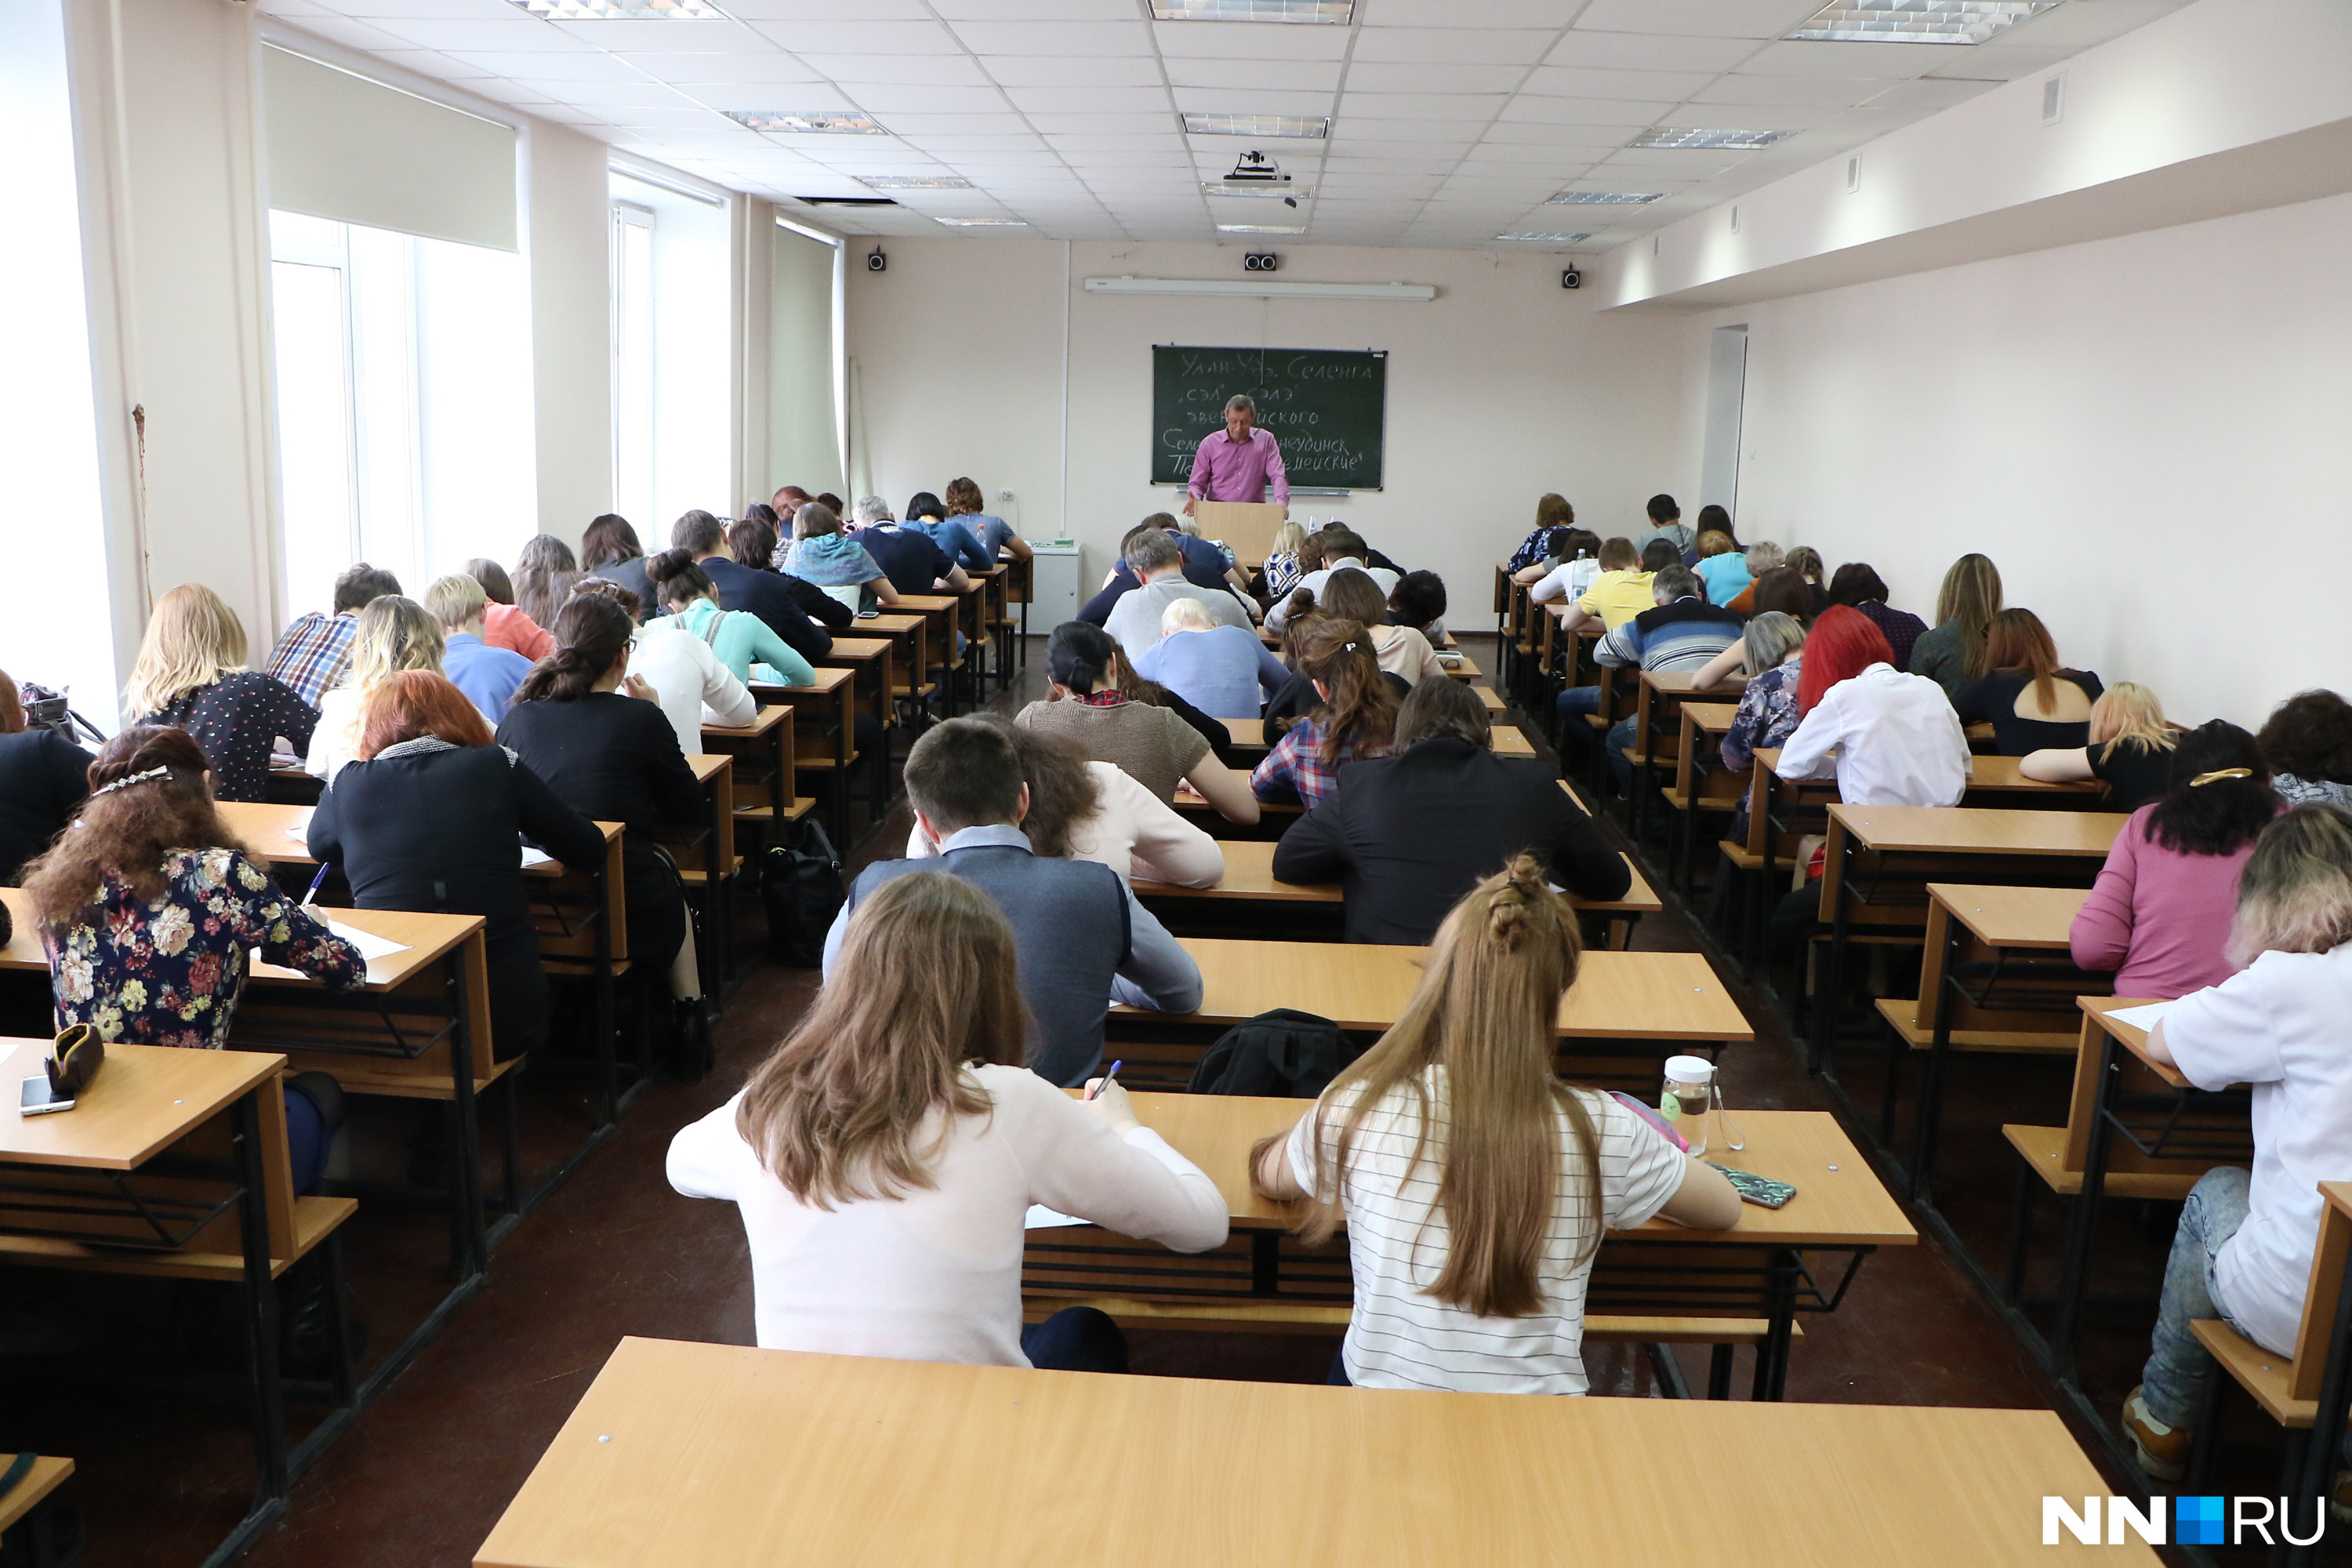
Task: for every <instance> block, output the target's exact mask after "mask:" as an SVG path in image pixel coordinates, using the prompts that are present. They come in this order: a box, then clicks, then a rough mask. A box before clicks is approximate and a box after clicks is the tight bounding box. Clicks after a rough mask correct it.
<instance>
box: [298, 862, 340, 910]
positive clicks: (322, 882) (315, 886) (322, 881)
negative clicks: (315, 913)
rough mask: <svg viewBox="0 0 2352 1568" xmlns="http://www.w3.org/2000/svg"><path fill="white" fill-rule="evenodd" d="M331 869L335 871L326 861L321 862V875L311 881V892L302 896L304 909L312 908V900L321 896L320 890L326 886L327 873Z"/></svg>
mask: <svg viewBox="0 0 2352 1568" xmlns="http://www.w3.org/2000/svg"><path fill="white" fill-rule="evenodd" d="M331 869H333V868H331V867H330V866H329V865H328V864H327V863H326V862H325V861H324V860H321V861H320V862H319V874H318V875H317V876H315V877H313V878H311V879H310V891H309V892H307V893H305V894H303V895H302V907H303V908H304V909H306V910H307V909H309V908H310V903H311V900H314V899H316V898H317V897H318V896H319V889H320V888H322V887H324V886H326V882H327V873H328V872H329V871H330V870H331Z"/></svg>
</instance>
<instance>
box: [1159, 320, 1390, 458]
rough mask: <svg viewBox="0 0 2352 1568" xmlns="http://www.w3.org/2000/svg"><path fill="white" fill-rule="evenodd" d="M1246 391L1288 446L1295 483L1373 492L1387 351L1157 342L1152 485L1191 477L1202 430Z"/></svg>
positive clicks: (1384, 409)
mask: <svg viewBox="0 0 2352 1568" xmlns="http://www.w3.org/2000/svg"><path fill="white" fill-rule="evenodd" d="M1237 392H1245V393H1247V394H1249V395H1250V396H1251V397H1252V398H1253V399H1255V401H1256V403H1257V422H1258V424H1259V425H1260V426H1262V427H1263V428H1265V429H1266V430H1268V431H1270V432H1272V433H1273V435H1274V438H1275V439H1276V440H1277V441H1279V442H1281V443H1282V466H1283V468H1285V469H1286V471H1287V472H1288V473H1289V476H1290V485H1291V488H1292V489H1344V490H1376V489H1380V488H1381V439H1382V435H1383V431H1384V428H1385V426H1386V422H1387V418H1388V393H1389V356H1388V352H1387V351H1386V350H1384V349H1361V350H1355V351H1352V352H1350V351H1342V350H1338V349H1195V348H1185V347H1183V346H1182V345H1181V344H1176V343H1155V344H1153V345H1152V349H1151V428H1152V437H1151V482H1152V483H1153V484H1156V485H1181V484H1183V483H1184V482H1185V481H1186V480H1188V479H1191V478H1192V454H1193V452H1194V451H1195V450H1196V449H1198V447H1200V445H1201V437H1203V436H1206V435H1208V434H1210V433H1211V432H1213V431H1216V430H1222V429H1223V428H1224V423H1225V399H1227V398H1229V397H1231V396H1233V395H1234V394H1235V393H1237Z"/></svg>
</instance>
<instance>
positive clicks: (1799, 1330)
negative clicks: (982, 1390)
mask: <svg viewBox="0 0 2352 1568" xmlns="http://www.w3.org/2000/svg"><path fill="white" fill-rule="evenodd" d="M1066 1307H1092V1308H1094V1309H1095V1310H1097V1311H1099V1312H1101V1313H1103V1314H1104V1315H1105V1316H1106V1317H1108V1318H1109V1319H1111V1320H1112V1321H1114V1322H1116V1323H1118V1325H1119V1327H1121V1328H1123V1329H1183V1330H1192V1331H1201V1332H1211V1333H1213V1332H1218V1331H1226V1332H1234V1333H1268V1334H1338V1333H1345V1332H1346V1331H1347V1329H1348V1322H1349V1318H1350V1316H1351V1315H1352V1312H1351V1309H1349V1308H1348V1307H1345V1306H1338V1305H1333V1304H1331V1303H1328V1302H1309V1301H1142V1300H1134V1299H1132V1298H1130V1297H1125V1296H1088V1297H1072V1298H1070V1299H1069V1300H1057V1299H1055V1298H1052V1297H1039V1296H1036V1295H1034V1294H1033V1295H1031V1296H1030V1297H1028V1299H1027V1300H1025V1301H1024V1303H1023V1309H1022V1313H1023V1316H1024V1319H1025V1320H1026V1321H1030V1322H1033V1323H1034V1322H1041V1321H1044V1320H1045V1319H1046V1318H1048V1317H1051V1316H1052V1315H1053V1314H1054V1313H1055V1312H1057V1311H1060V1310H1063V1309H1064V1308H1066ZM1770 1331H1771V1324H1770V1323H1769V1322H1768V1321H1765V1320H1764V1319H1762V1318H1682V1317H1653V1316H1639V1317H1635V1316H1624V1315H1621V1314H1613V1313H1606V1312H1594V1313H1591V1314H1590V1315H1588V1316H1587V1317H1586V1318H1585V1320H1584V1337H1585V1338H1586V1339H1587V1340H1591V1341H1594V1342H1608V1343H1612V1344H1614V1343H1632V1344H1678V1345H1752V1344H1756V1343H1758V1342H1760V1341H1762V1340H1763V1338H1764V1337H1765V1335H1766V1334H1768V1333H1769V1332H1770ZM1790 1332H1791V1333H1792V1334H1793V1335H1796V1336H1798V1337H1800V1338H1801V1337H1802V1336H1803V1333H1804V1325H1802V1324H1801V1323H1800V1324H1792V1325H1791V1326H1790Z"/></svg>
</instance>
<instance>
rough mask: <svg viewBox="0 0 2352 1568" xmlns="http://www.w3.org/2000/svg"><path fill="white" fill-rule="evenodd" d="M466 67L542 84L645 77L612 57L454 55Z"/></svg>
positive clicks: (461, 51) (464, 52)
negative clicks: (540, 81) (536, 81)
mask: <svg viewBox="0 0 2352 1568" xmlns="http://www.w3.org/2000/svg"><path fill="white" fill-rule="evenodd" d="M455 58H458V59H461V60H463V61H465V62H466V63H467V65H469V66H473V67H475V68H478V69H481V70H485V71H488V72H489V74H490V75H492V76H506V77H513V78H515V79H518V80H521V79H537V80H545V81H643V80H645V79H646V78H645V74H644V73H643V72H641V71H638V70H635V69H634V68H631V67H630V66H629V64H628V63H627V62H626V61H625V60H621V59H616V58H614V57H613V56H611V55H606V54H596V53H590V54H584V55H574V54H560V53H559V54H522V55H511V54H488V53H480V52H477V51H475V50H472V49H465V50H460V51H457V53H456V57H455Z"/></svg>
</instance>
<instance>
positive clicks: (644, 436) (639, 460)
mask: <svg viewBox="0 0 2352 1568" xmlns="http://www.w3.org/2000/svg"><path fill="white" fill-rule="evenodd" d="M613 506H614V510H617V511H618V512H619V513H620V514H621V515H622V516H623V517H629V518H636V519H638V520H640V521H646V520H650V519H651V518H652V517H653V515H654V215H653V210H652V209H651V208H650V207H643V206H639V205H637V204H635V202H614V204H613Z"/></svg>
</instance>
